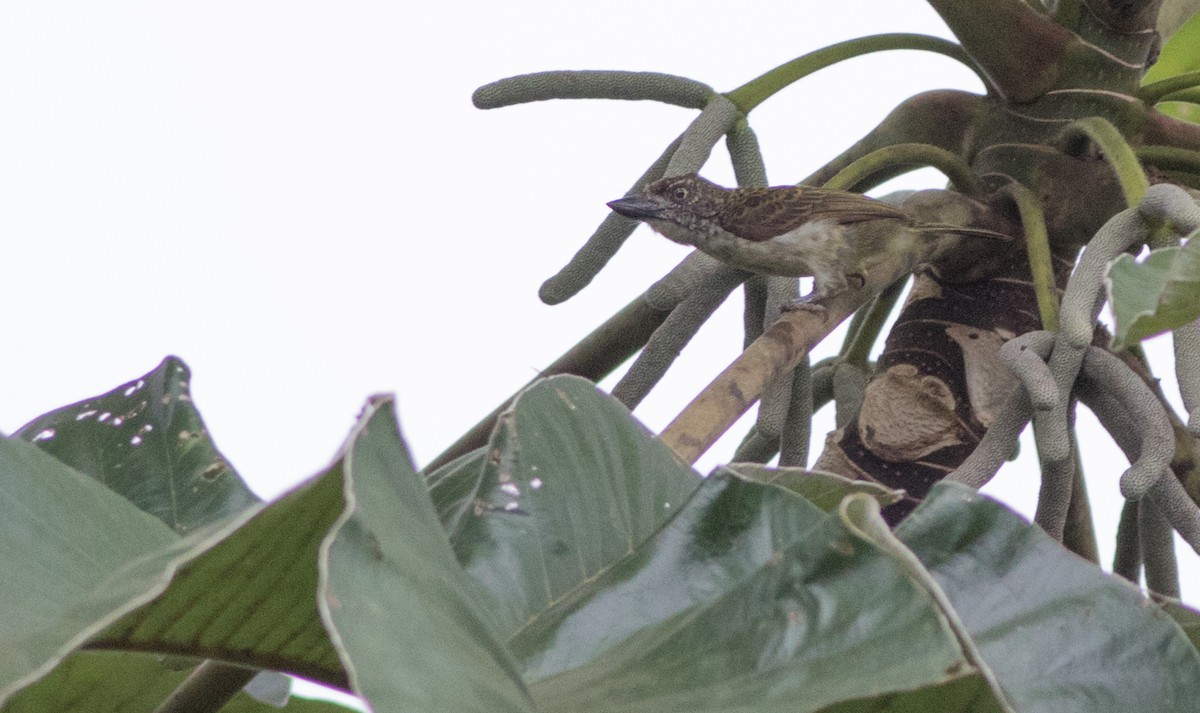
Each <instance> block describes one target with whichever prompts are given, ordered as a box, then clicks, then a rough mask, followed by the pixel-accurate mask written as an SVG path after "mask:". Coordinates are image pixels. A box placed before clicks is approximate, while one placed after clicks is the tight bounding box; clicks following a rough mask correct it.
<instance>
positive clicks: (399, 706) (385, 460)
mask: <svg viewBox="0 0 1200 713" xmlns="http://www.w3.org/2000/svg"><path fill="white" fill-rule="evenodd" d="M343 475H344V484H343V488H344V490H343V492H344V496H345V501H346V509H345V511H344V512H343V514H342V516H341V517H340V518H339V519H338V521H337V523H336V524H335V525H334V527H333V528H332V529H331V530H330V532H329V536H328V537H327V539H326V541H325V544H324V546H323V550H322V551H323V555H324V556H323V558H322V563H321V574H322V583H321V592H320V595H319V602H320V608H321V614H322V617H323V618H324V620H325V622H326V624H327V625H328V626H329V627H330V630H331V631H332V632H333V635H334V638H335V641H337V642H338V648H339V652H340V653H341V655H342V661H343V663H344V664H345V666H346V670H347V671H348V673H349V676H350V680H351V682H352V684H353V686H354V689H355V691H356V692H357V693H359V694H360V695H362V696H363V697H364V698H365V699H367V700H368V701H369V702H370V704H371V705H372V706H373V707H374V708H375V710H377V711H428V712H429V713H436V712H437V711H447V712H448V713H450V712H457V711H532V710H533V708H532V703H531V701H530V700H529V696H528V693H527V692H526V691H525V686H524V684H523V683H522V681H521V678H520V675H519V674H518V673H517V671H516V669H515V667H514V665H513V663H512V661H511V658H510V656H509V655H508V652H507V650H506V649H505V647H504V646H503V644H501V643H500V640H499V639H498V638H497V637H496V636H495V635H494V634H493V633H492V631H491V630H490V627H489V626H488V624H487V622H486V621H485V619H484V618H483V616H482V615H481V614H480V613H479V611H478V610H477V608H476V606H475V603H474V602H473V601H472V600H471V599H470V597H469V595H468V592H469V591H470V590H471V589H472V585H471V583H470V581H469V580H468V579H467V577H466V575H465V574H464V573H463V571H462V569H461V568H460V567H459V566H458V563H457V562H456V560H455V558H454V553H453V551H452V550H451V549H450V543H449V541H448V540H447V538H446V534H445V532H444V531H443V530H442V528H441V526H440V523H439V521H438V517H437V512H436V511H435V510H434V507H433V503H432V502H431V501H430V499H429V495H428V490H427V488H426V486H425V483H424V482H423V481H422V480H421V478H420V476H418V475H417V473H416V471H415V469H414V468H413V466H412V463H411V461H410V459H409V456H408V452H407V451H406V449H405V447H404V444H403V443H402V442H401V440H400V436H399V432H398V430H397V426H396V421H395V414H394V407H393V404H392V402H391V400H390V399H389V400H377V401H375V402H374V403H372V404H370V405H369V406H368V407H367V412H366V415H365V416H364V417H363V418H362V420H361V422H360V424H359V426H358V427H357V428H356V429H355V431H354V433H353V434H352V436H351V439H350V443H349V444H348V445H347V446H346V450H345V453H344V467H343Z"/></svg>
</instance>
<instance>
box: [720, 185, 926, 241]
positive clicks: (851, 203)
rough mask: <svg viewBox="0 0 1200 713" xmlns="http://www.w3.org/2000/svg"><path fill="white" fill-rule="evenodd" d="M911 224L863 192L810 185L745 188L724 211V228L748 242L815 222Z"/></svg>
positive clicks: (902, 213)
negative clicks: (901, 221) (862, 193)
mask: <svg viewBox="0 0 1200 713" xmlns="http://www.w3.org/2000/svg"><path fill="white" fill-rule="evenodd" d="M880 219H892V220H903V221H905V222H911V218H910V217H909V216H908V215H907V214H906V213H904V212H902V211H901V210H900V209H899V208H896V207H894V206H891V205H888V204H887V203H884V202H883V201H878V200H875V199H874V198H867V197H866V196H864V195H861V194H859V193H847V192H845V191H833V190H826V189H823V188H812V187H809V186H786V187H779V188H742V189H738V191H737V195H736V197H734V198H733V199H732V200H730V201H729V202H728V203H727V205H726V207H725V209H724V210H722V211H721V215H720V222H721V227H722V228H724V229H725V230H727V231H729V232H730V233H732V234H734V235H736V236H738V237H739V238H745V239H746V240H754V241H763V240H770V239H771V238H774V237H776V236H779V235H783V234H784V233H787V232H790V231H792V230H795V229H796V228H798V227H800V226H801V225H803V224H805V223H807V222H809V221H812V220H830V221H833V222H834V223H837V224H839V225H844V224H847V223H859V222H862V221H864V220H880Z"/></svg>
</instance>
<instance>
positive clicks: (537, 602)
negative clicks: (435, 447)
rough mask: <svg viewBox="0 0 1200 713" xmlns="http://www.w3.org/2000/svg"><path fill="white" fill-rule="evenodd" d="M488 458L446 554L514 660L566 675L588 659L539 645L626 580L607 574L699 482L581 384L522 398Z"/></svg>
mask: <svg viewBox="0 0 1200 713" xmlns="http://www.w3.org/2000/svg"><path fill="white" fill-rule="evenodd" d="M488 453H489V456H488V458H487V461H486V463H485V465H484V469H483V472H482V480H481V482H480V483H479V486H478V488H477V492H476V495H475V502H476V506H475V507H473V508H471V509H470V510H469V511H468V512H467V513H465V514H464V518H463V521H462V526H461V528H460V530H459V531H458V532H456V533H455V535H456V536H455V538H454V547H455V551H456V552H457V554H458V556H459V559H460V560H461V561H462V562H463V564H464V566H465V567H466V569H467V571H468V572H469V573H470V574H471V575H472V577H473V578H474V579H475V580H476V581H477V582H479V583H480V584H482V586H483V587H484V588H485V589H486V590H487V592H488V593H489V594H490V598H489V599H488V600H486V602H485V604H484V606H483V608H484V609H485V610H486V611H487V612H488V613H489V616H490V617H491V618H492V621H493V624H494V626H495V627H496V629H497V631H499V632H500V634H501V636H503V637H504V638H505V639H506V640H508V641H510V642H511V643H512V645H513V647H514V652H515V653H516V654H517V656H518V659H522V660H525V659H527V658H528V657H529V656H532V655H535V654H536V655H538V656H540V657H542V658H546V659H549V660H550V661H554V662H555V665H556V666H560V667H561V666H568V665H571V664H570V663H569V662H570V661H573V660H576V659H577V658H578V657H580V656H583V657H585V658H586V657H587V656H588V655H589V654H588V653H587V652H585V651H583V650H582V649H575V650H573V651H572V652H571V654H570V656H569V657H568V656H559V655H557V654H555V653H554V652H548V651H545V650H544V647H543V644H542V643H541V641H540V640H541V638H542V636H544V635H551V632H553V631H554V630H555V628H556V627H557V626H558V623H559V622H560V621H561V619H562V617H563V616H565V615H566V614H568V613H569V612H570V611H571V610H573V609H575V608H577V607H578V606H579V604H580V603H581V602H583V601H585V600H586V599H588V598H589V597H591V596H592V595H594V594H595V593H597V592H600V591H604V590H605V589H606V588H607V587H609V586H611V585H612V583H614V582H616V581H619V580H620V579H621V578H626V577H628V576H630V573H629V572H628V571H626V570H625V569H621V570H619V571H618V572H613V571H612V570H613V569H614V568H615V567H618V566H619V565H623V564H625V563H627V562H629V561H635V560H638V559H640V558H641V556H642V554H641V551H640V550H639V548H641V547H642V546H643V545H644V544H645V543H646V542H647V541H648V540H650V538H652V537H653V536H654V535H655V534H657V533H658V532H659V531H660V530H661V529H662V528H663V527H664V525H665V524H666V523H667V522H669V521H670V519H671V518H672V517H673V516H674V515H675V513H676V512H678V511H679V510H680V508H682V507H683V506H684V505H686V503H687V501H688V499H689V498H690V497H691V496H692V495H693V494H694V493H695V491H696V489H697V488H698V487H699V486H700V484H701V480H700V478H699V477H698V476H697V475H696V474H695V472H694V471H693V470H692V469H691V468H689V467H688V466H687V465H686V464H683V463H681V462H680V461H679V460H678V458H676V457H675V455H674V454H673V453H672V452H671V451H670V450H669V449H668V448H666V446H664V445H663V444H662V443H661V442H659V441H658V440H656V439H654V438H652V437H651V436H650V434H649V433H648V432H647V431H646V430H645V429H644V428H643V427H642V426H641V425H640V424H638V423H637V422H635V421H634V420H633V419H632V418H631V417H630V415H629V411H628V409H626V408H625V407H624V406H623V405H621V404H620V403H619V402H617V401H616V400H615V399H612V398H611V397H609V396H606V395H603V394H600V393H598V392H597V391H596V387H595V386H594V385H592V384H591V383H590V382H588V381H586V380H584V379H580V378H578V377H570V376H561V377H555V378H552V379H547V380H545V381H541V382H538V383H537V384H535V385H534V386H531V387H530V388H529V389H527V390H526V391H525V392H523V393H522V394H520V395H519V396H518V398H517V399H516V401H515V402H514V404H513V406H512V407H511V409H510V410H508V411H507V412H505V413H504V414H503V415H502V416H501V417H500V421H499V423H498V424H497V426H496V429H495V431H493V434H492V438H491V442H490V443H489V445H488ZM625 613H626V615H627V617H628V618H626V619H625V622H624V623H623V624H622V625H620V626H619V627H618V629H614V630H611V631H609V632H606V633H607V634H610V635H612V636H615V635H617V632H618V631H620V630H623V631H627V632H628V631H632V630H633V629H634V628H636V626H637V625H638V623H637V622H638V621H639V618H638V617H637V616H636V615H633V614H632V613H631V612H629V611H626V612H625ZM555 635H556V636H559V637H563V636H566V635H565V634H562V633H561V632H560V633H559V634H555ZM608 638H609V636H606V637H603V638H602V639H600V640H597V641H596V642H595V643H596V644H597V645H600V646H603V645H604V643H603V642H604V641H607V640H608ZM581 643H582V642H581ZM528 665H532V664H528ZM536 675H545V673H540V674H536Z"/></svg>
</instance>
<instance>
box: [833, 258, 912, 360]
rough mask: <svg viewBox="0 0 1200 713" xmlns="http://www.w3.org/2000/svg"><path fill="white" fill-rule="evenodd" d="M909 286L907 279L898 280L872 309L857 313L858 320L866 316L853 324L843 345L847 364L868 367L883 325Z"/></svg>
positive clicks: (874, 302)
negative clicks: (872, 349)
mask: <svg viewBox="0 0 1200 713" xmlns="http://www.w3.org/2000/svg"><path fill="white" fill-rule="evenodd" d="M907 284H908V280H907V279H901V280H896V281H895V282H893V283H892V284H891V285H888V287H887V289H885V290H884V291H883V292H880V293H879V294H878V295H877V296H876V297H875V300H874V301H873V302H871V306H870V307H868V308H867V309H865V310H859V311H858V312H856V313H855V315H854V316H855V319H856V320H857V318H858V315H860V314H862V315H864V316H863V317H862V319H861V320H857V324H856V323H853V322H852V323H851V325H850V327H851V330H852V331H851V332H850V334H848V335H847V336H846V342H845V343H844V344H843V345H842V354H841V356H842V357H843V358H844V359H845V361H846V362H848V363H850V364H854V365H856V366H861V367H866V366H867V365H868V363H869V360H870V358H871V347H872V346H874V345H875V341H876V340H877V339H879V333H880V332H881V331H883V325H884V324H886V323H887V318H888V316H889V315H891V313H892V308H893V307H895V306H896V300H898V299H900V295H901V294H902V293H903V292H904V287H905V285H907Z"/></svg>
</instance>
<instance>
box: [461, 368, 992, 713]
mask: <svg viewBox="0 0 1200 713" xmlns="http://www.w3.org/2000/svg"><path fill="white" fill-rule="evenodd" d="M487 452H488V454H489V455H488V459H487V464H486V465H485V466H484V471H485V472H484V477H483V481H482V483H481V484H480V487H479V489H478V499H477V507H475V508H472V509H471V515H470V516H469V519H470V524H469V526H466V527H464V528H463V529H462V533H463V534H462V535H461V536H460V537H458V539H457V541H456V543H455V544H456V550H457V551H458V553H459V555H460V557H461V558H462V559H463V561H464V562H465V564H466V566H467V569H468V571H469V572H471V573H472V574H473V575H474V576H475V577H476V578H477V580H478V581H480V582H481V583H483V584H484V585H485V588H486V589H487V598H486V599H484V600H483V605H482V606H483V608H486V609H488V610H489V611H501V616H500V617H499V618H498V621H499V624H500V625H499V628H500V629H501V631H502V632H505V635H506V637H507V638H508V642H509V645H510V648H511V649H512V652H513V654H514V655H515V656H516V657H517V660H518V661H520V662H521V664H522V666H523V668H524V675H525V678H526V680H529V681H532V682H533V683H532V684H531V685H532V688H531V691H532V694H533V696H534V699H535V700H536V701H537V704H538V708H539V710H546V711H555V710H646V711H683V710H701V711H703V710H728V709H735V710H736V709H739V708H738V706H741V707H742V708H741V709H743V710H755V711H758V710H789V711H794V710H821V709H824V708H826V707H828V706H833V707H832V708H828V709H829V710H845V711H850V710H855V711H858V710H862V711H866V710H882V709H883V708H884V707H889V708H888V709H889V710H914V711H915V710H964V711H965V710H996V708H995V701H994V698H993V697H992V695H991V693H990V692H989V690H988V687H987V684H986V682H985V681H984V680H983V678H982V677H981V676H979V674H978V673H977V672H976V671H975V670H974V669H973V668H972V667H971V666H970V665H969V664H968V663H967V662H966V661H965V659H964V658H963V656H962V653H961V650H960V648H959V645H958V641H957V639H956V638H955V637H954V635H953V632H952V631H950V630H949V629H948V628H947V627H946V626H945V622H944V618H943V617H942V616H941V615H940V613H939V611H938V610H937V609H936V608H935V607H933V606H931V604H930V602H929V601H928V598H927V597H926V596H925V594H924V592H923V591H922V590H921V589H920V588H918V587H915V586H913V584H912V583H911V582H910V581H909V580H908V579H907V577H906V571H905V570H904V569H903V568H902V567H899V566H898V565H897V564H896V563H895V562H894V561H893V559H892V558H891V557H890V556H888V555H886V554H880V553H878V552H874V551H870V550H868V549H867V548H856V547H855V546H853V545H852V544H851V543H850V542H849V539H848V537H847V532H846V530H845V528H844V527H842V526H841V524H840V523H839V522H838V521H837V520H836V519H831V518H830V516H829V515H827V514H826V513H824V512H822V511H821V510H820V509H818V508H817V507H815V506H814V505H812V504H811V503H809V502H808V501H806V500H805V499H803V498H802V497H800V496H799V495H798V494H797V493H796V492H795V490H793V489H791V488H790V487H789V485H790V484H789V485H784V484H781V483H782V480H787V479H782V480H781V483H760V482H753V481H751V480H748V479H743V478H741V477H738V476H737V475H735V474H734V473H731V472H729V471H724V472H719V473H718V474H717V475H715V476H713V477H712V478H709V479H708V480H706V481H700V480H698V479H697V478H696V476H695V474H694V473H693V472H692V471H691V469H690V468H688V467H686V466H685V465H684V464H682V463H680V462H679V461H678V460H677V459H676V458H675V457H674V456H673V455H672V454H671V453H670V451H668V450H667V449H665V448H664V447H663V446H662V444H661V443H660V442H659V441H657V440H656V439H653V438H652V437H650V436H649V434H647V433H646V432H645V430H644V429H643V428H641V427H640V426H639V425H637V424H636V423H635V422H634V421H633V420H632V419H631V418H630V416H629V414H628V411H627V410H626V409H625V408H624V407H623V406H621V405H620V404H618V403H616V402H615V401H613V400H612V399H611V398H609V397H607V396H605V395H603V394H599V393H597V392H596V390H595V387H594V386H592V385H591V384H589V383H587V382H586V381H583V380H581V379H577V378H573V377H557V378H554V379H549V380H546V381H543V382H540V383H538V384H536V385H534V386H533V387H531V388H530V389H529V390H527V391H526V392H525V393H523V394H522V395H521V396H520V397H519V398H518V399H517V400H516V402H515V403H514V405H513V407H512V409H511V410H510V412H509V413H508V414H506V415H505V416H504V418H503V419H502V421H501V423H500V424H499V425H498V427H497V428H496V430H495V432H494V433H493V437H492V440H491V443H490V444H489V446H488V450H487ZM760 475H761V474H760ZM446 477H450V476H449V475H447V476H446ZM759 479H760V480H767V478H766V477H765V476H763V477H761V478H759ZM443 482H444V481H443ZM825 485H828V483H825ZM839 485H840V486H845V485H846V484H845V483H839ZM850 489H851V490H853V488H852V487H851V488H850ZM822 490H824V488H822ZM859 566H861V569H860V568H859ZM893 584H894V585H895V586H894V587H893V586H890V585H893ZM807 593H811V596H809V594H807ZM843 595H844V596H843ZM843 600H844V602H843ZM505 607H510V608H511V609H509V610H505ZM509 622H511V623H509ZM513 624H515V626H514V625H513ZM873 624H878V626H874V625H873ZM910 647H911V648H910ZM917 649H919V650H921V651H922V652H923V653H922V655H919V656H914V655H912V654H911V652H912V651H913V650H917ZM837 669H844V670H845V672H846V675H843V676H840V677H839V676H834V675H832V672H833V671H834V670H837ZM947 670H950V671H951V673H947ZM862 671H872V672H873V673H872V675H871V676H870V677H869V682H868V679H865V678H864V676H863V675H862V673H861V672H862ZM876 671H878V672H880V673H879V674H878V675H875V674H874V672H876ZM850 699H854V700H856V701H858V703H857V704H855V705H850V706H849V707H841V706H842V705H843V704H846V705H849V704H848V703H847V701H848V700H850ZM934 700H939V701H943V703H944V705H945V706H947V707H945V708H929V707H928V705H929V704H930V703H931V701H934ZM905 706H907V707H905ZM472 710H474V709H472Z"/></svg>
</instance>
